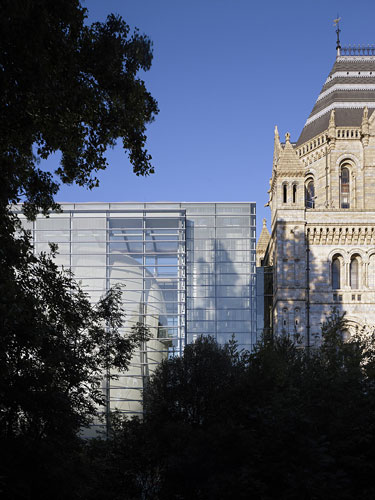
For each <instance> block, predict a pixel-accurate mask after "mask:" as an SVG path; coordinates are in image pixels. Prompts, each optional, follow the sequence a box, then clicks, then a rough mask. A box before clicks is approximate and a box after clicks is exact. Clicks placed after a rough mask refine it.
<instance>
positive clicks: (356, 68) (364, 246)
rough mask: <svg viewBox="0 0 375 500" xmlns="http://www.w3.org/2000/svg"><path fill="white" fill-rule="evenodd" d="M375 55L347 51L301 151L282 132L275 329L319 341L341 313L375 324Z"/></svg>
mask: <svg viewBox="0 0 375 500" xmlns="http://www.w3.org/2000/svg"><path fill="white" fill-rule="evenodd" d="M374 110H375V48H373V47H357V48H343V49H341V47H340V43H339V41H338V46H337V57H336V60H335V62H334V65H333V68H332V70H331V72H330V74H329V75H328V78H327V80H326V81H325V83H324V85H323V88H322V90H321V92H320V94H319V97H318V99H317V101H316V103H315V106H314V108H313V110H312V112H311V114H310V116H309V117H308V119H307V121H306V124H305V126H304V128H303V130H302V132H301V135H300V137H299V139H298V141H297V143H294V144H293V143H291V141H290V135H289V134H288V133H287V134H286V136H285V143H283V144H282V143H280V139H279V134H278V131H277V128H276V129H275V145H274V159H273V170H272V178H271V181H270V190H269V201H268V205H269V207H270V209H271V239H270V242H269V244H268V248H267V250H266V251H265V252H264V253H265V258H264V259H263V263H264V265H266V266H269V265H272V266H273V329H274V333H276V334H290V335H295V336H296V338H297V339H298V341H300V342H301V343H303V344H304V345H313V344H314V343H316V342H319V334H320V325H321V322H322V321H323V320H324V318H325V315H326V314H328V313H329V312H330V310H331V309H332V307H333V306H336V307H338V308H339V309H341V310H342V311H345V312H346V317H347V320H348V321H349V324H350V325H351V327H356V326H359V327H360V326H362V325H364V324H369V325H375V112H374Z"/></svg>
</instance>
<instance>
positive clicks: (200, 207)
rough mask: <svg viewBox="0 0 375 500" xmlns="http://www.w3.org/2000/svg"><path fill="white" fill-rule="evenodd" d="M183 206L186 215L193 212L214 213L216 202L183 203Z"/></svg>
mask: <svg viewBox="0 0 375 500" xmlns="http://www.w3.org/2000/svg"><path fill="white" fill-rule="evenodd" d="M181 208H184V209H185V210H186V215H190V214H191V215H192V214H202V215H204V214H214V213H215V204H214V203H211V204H210V203H196V204H195V203H194V204H189V203H181Z"/></svg>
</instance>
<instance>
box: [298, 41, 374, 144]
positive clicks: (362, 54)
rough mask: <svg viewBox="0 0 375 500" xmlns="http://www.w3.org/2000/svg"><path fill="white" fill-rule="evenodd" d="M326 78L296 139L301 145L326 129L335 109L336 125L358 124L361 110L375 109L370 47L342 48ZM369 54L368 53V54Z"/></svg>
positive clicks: (370, 110) (372, 53) (349, 125)
mask: <svg viewBox="0 0 375 500" xmlns="http://www.w3.org/2000/svg"><path fill="white" fill-rule="evenodd" d="M343 52H344V53H345V54H346V55H339V56H337V58H336V61H335V63H334V65H333V68H332V70H331V72H330V74H329V75H328V78H327V80H326V81H325V83H324V85H323V88H322V90H321V91H320V94H319V97H318V99H317V101H316V103H315V106H314V107H313V110H312V111H311V113H310V116H309V117H308V119H307V121H306V123H305V126H304V128H303V130H302V132H301V135H300V137H299V139H298V141H297V146H300V145H301V144H303V143H304V142H306V141H309V140H310V139H312V138H313V137H315V136H316V135H318V134H320V133H322V132H323V131H324V130H326V129H327V128H328V122H329V117H330V113H331V111H332V110H333V109H334V110H335V123H336V127H359V126H360V125H361V121H362V115H363V109H364V108H365V106H367V108H368V112H369V113H368V114H369V117H370V116H371V114H372V113H373V111H374V110H375V54H374V50H373V49H372V48H366V47H365V48H356V49H354V48H351V49H343ZM369 54H371V55H369Z"/></svg>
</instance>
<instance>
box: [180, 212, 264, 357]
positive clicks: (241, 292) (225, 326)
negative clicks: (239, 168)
mask: <svg viewBox="0 0 375 500" xmlns="http://www.w3.org/2000/svg"><path fill="white" fill-rule="evenodd" d="M181 207H182V208H184V209H185V210H186V224H187V229H186V231H187V233H186V248H187V251H186V255H187V269H186V271H187V341H188V342H192V341H193V340H194V339H195V338H196V337H197V336H198V335H200V334H207V335H211V336H213V337H215V338H216V339H217V341H218V342H219V343H225V342H227V341H228V340H230V338H231V337H232V335H235V338H236V340H237V342H238V343H239V345H240V347H241V348H246V349H251V348H252V345H253V344H254V343H255V342H256V311H255V245H256V238H255V226H256V213H255V203H182V204H181Z"/></svg>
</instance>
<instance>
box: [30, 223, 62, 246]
mask: <svg viewBox="0 0 375 500" xmlns="http://www.w3.org/2000/svg"><path fill="white" fill-rule="evenodd" d="M56 220H59V219H56ZM34 234H35V241H51V242H59V241H69V240H70V232H69V231H35V233H34Z"/></svg>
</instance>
